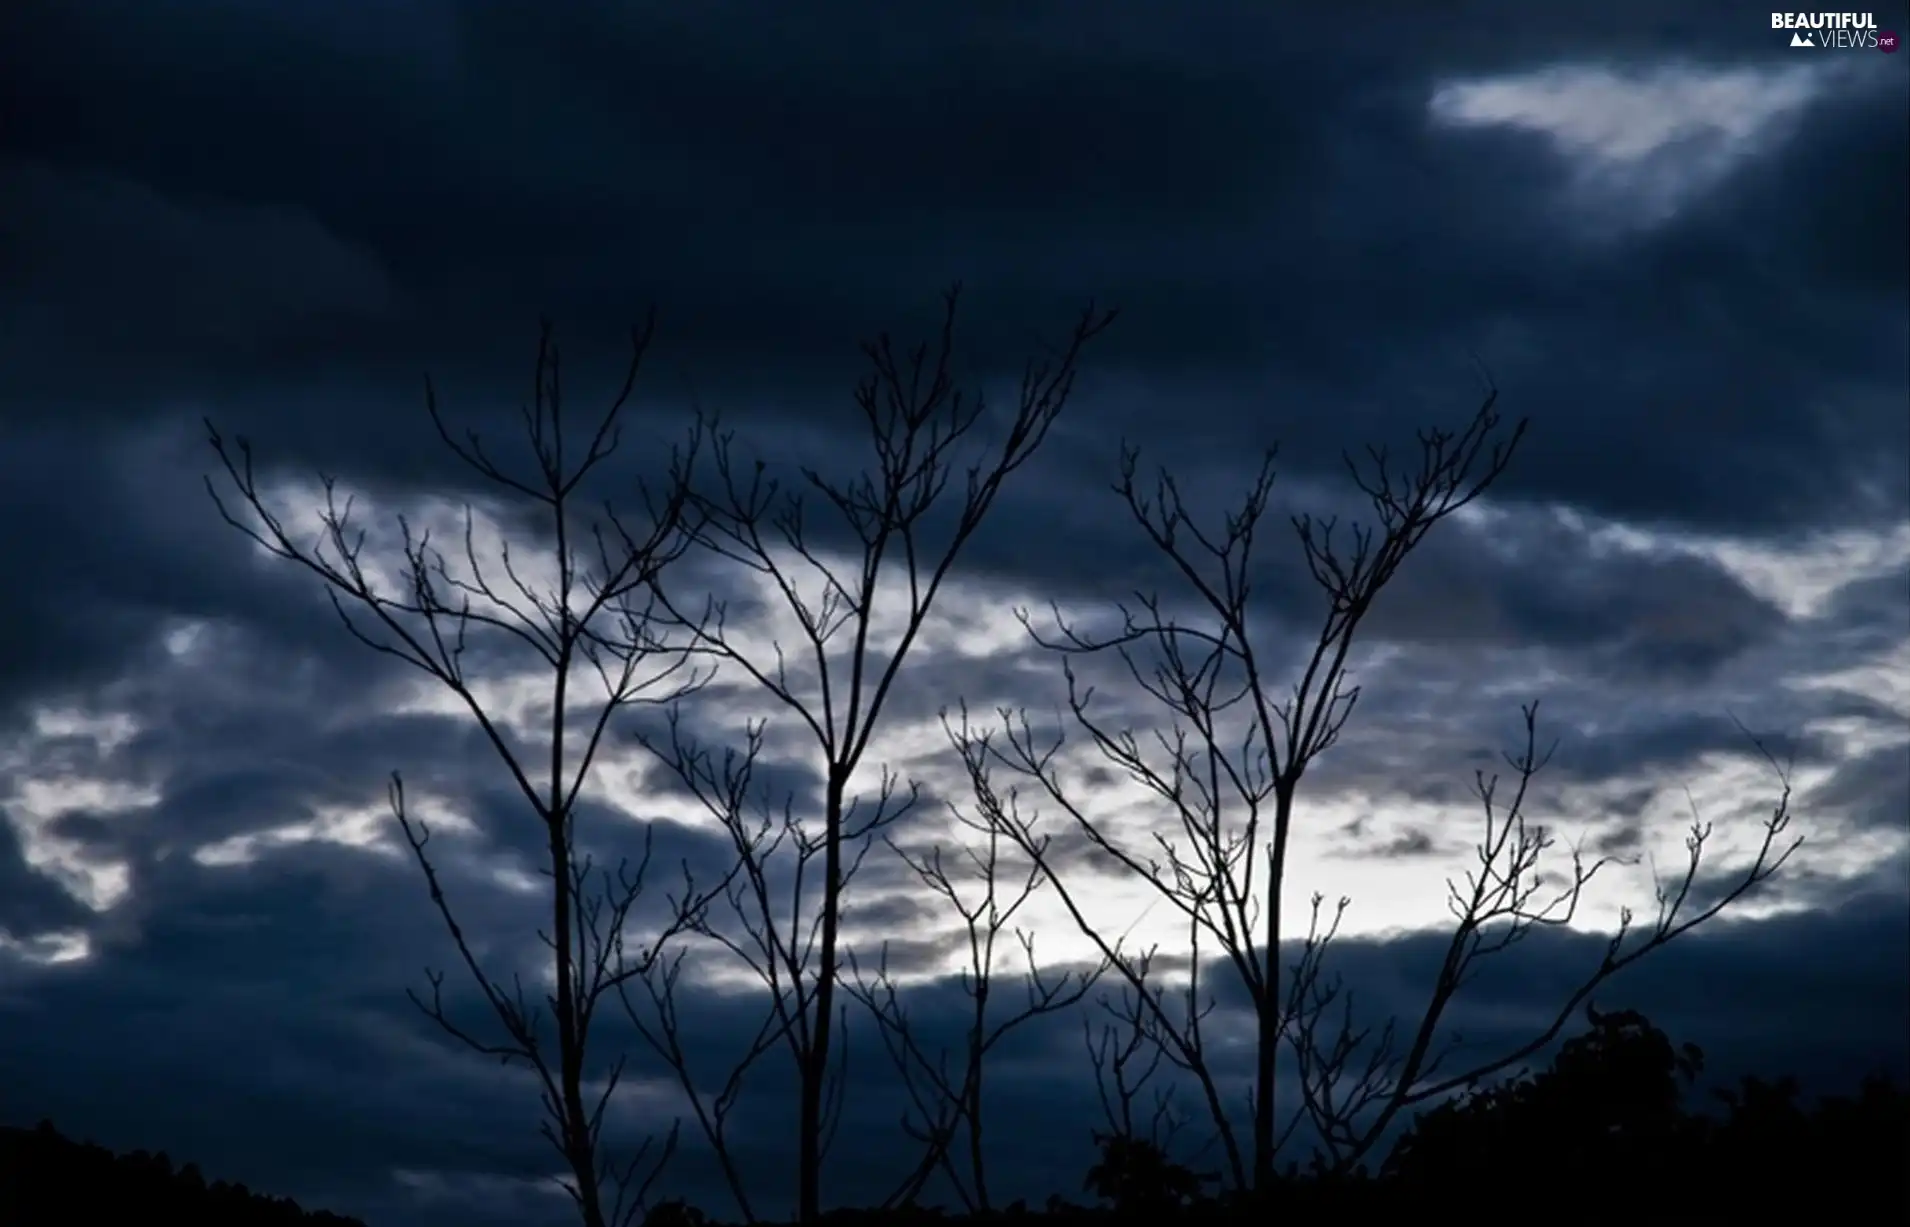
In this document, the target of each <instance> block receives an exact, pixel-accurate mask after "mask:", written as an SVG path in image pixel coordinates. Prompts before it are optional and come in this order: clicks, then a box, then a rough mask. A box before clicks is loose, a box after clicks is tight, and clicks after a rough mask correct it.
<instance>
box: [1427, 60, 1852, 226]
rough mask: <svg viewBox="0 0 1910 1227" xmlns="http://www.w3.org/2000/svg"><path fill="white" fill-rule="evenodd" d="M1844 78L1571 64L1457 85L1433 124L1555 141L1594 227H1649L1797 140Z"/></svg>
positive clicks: (1441, 97) (1585, 220)
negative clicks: (1798, 130)
mask: <svg viewBox="0 0 1910 1227" xmlns="http://www.w3.org/2000/svg"><path fill="white" fill-rule="evenodd" d="M1833 80H1834V78H1833V77H1832V75H1831V74H1830V73H1828V72H1826V71H1825V70H1824V69H1823V68H1822V67H1820V66H1819V65H1817V64H1809V65H1803V64H1800V65H1788V66H1785V67H1783V68H1728V69H1724V68H1703V67H1698V66H1694V65H1685V64H1666V65H1660V66H1657V67H1654V68H1650V69H1644V70H1639V69H1630V70H1621V69H1618V68H1613V67H1610V66H1605V65H1586V64H1560V65H1553V66H1550V67H1547V68H1543V69H1539V70H1537V71H1534V72H1523V73H1517V74H1511V75H1504V76H1496V77H1480V78H1471V79H1466V80H1457V81H1449V82H1446V83H1444V84H1441V85H1440V86H1439V87H1438V88H1436V89H1435V90H1434V91H1433V94H1432V97H1431V99H1430V100H1429V101H1428V104H1427V109H1428V113H1429V114H1430V116H1431V118H1432V119H1433V121H1434V122H1435V123H1436V124H1438V125H1441V126H1446V127H1454V128H1511V129H1515V130H1519V131H1525V132H1531V133H1537V134H1539V135H1542V136H1544V137H1545V138H1547V140H1548V142H1549V143H1550V145H1551V147H1552V149H1553V151H1554V152H1555V153H1556V154H1557V155H1558V156H1559V157H1560V158H1561V159H1562V160H1563V162H1564V163H1565V165H1566V167H1567V168H1568V184H1567V190H1566V194H1565V195H1566V204H1567V206H1568V208H1569V209H1570V210H1571V211H1573V212H1575V213H1577V214H1578V218H1577V220H1578V221H1579V222H1580V223H1581V224H1584V225H1588V226H1591V227H1593V228H1595V229H1601V230H1602V229H1607V228H1617V229H1620V230H1623V229H1630V228H1632V227H1638V226H1642V227H1650V226H1654V225H1657V224H1659V223H1662V222H1664V221H1666V220H1669V218H1670V217H1671V216H1672V215H1674V214H1675V213H1676V212H1677V211H1678V210H1679V209H1681V208H1682V207H1683V206H1684V205H1685V204H1686V203H1688V202H1689V201H1691V200H1693V199H1695V198H1696V197H1698V196H1700V195H1702V194H1704V193H1707V192H1710V191H1713V190H1715V189H1716V188H1718V187H1719V186H1720V185H1721V184H1722V183H1723V182H1724V181H1725V180H1726V179H1727V178H1728V177H1729V175H1730V174H1731V173H1732V172H1733V171H1735V170H1736V169H1738V168H1739V167H1740V166H1742V165H1743V164H1744V163H1745V162H1746V161H1748V160H1749V159H1751V158H1754V157H1756V156H1758V155H1759V154H1760V153H1763V152H1765V151H1768V150H1769V149H1771V148H1773V147H1774V146H1775V144H1776V143H1777V142H1778V141H1780V140H1782V139H1783V138H1784V137H1785V136H1786V135H1788V133H1789V131H1790V128H1791V124H1790V121H1792V120H1794V119H1795V118H1796V117H1797V116H1798V115H1799V114H1800V113H1801V112H1802V111H1803V110H1804V108H1805V107H1806V106H1808V105H1809V104H1810V103H1811V102H1812V101H1813V100H1814V99H1816V98H1817V97H1818V96H1819V95H1820V94H1821V93H1823V91H1824V90H1825V89H1826V88H1827V87H1828V86H1829V85H1830V84H1832V82H1833Z"/></svg>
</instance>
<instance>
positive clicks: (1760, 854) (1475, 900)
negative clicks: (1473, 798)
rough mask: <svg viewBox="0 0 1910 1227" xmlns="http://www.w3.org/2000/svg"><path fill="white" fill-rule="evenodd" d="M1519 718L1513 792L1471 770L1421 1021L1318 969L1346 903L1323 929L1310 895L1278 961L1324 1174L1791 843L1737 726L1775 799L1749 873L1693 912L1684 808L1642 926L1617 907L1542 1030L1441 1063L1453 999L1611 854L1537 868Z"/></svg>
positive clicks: (1705, 914)
mask: <svg viewBox="0 0 1910 1227" xmlns="http://www.w3.org/2000/svg"><path fill="white" fill-rule="evenodd" d="M1524 720H1525V745H1524V748H1523V749H1522V750H1521V751H1520V752H1518V753H1516V754H1508V755H1506V762H1507V764H1508V765H1509V766H1510V767H1511V768H1512V770H1513V771H1514V772H1515V773H1516V776H1515V781H1516V782H1515V785H1514V788H1513V790H1512V796H1511V797H1510V798H1509V799H1508V800H1506V801H1504V802H1503V803H1501V802H1500V801H1499V800H1498V784H1499V777H1497V776H1496V775H1494V776H1488V775H1486V774H1485V773H1484V772H1483V771H1481V772H1478V773H1477V774H1476V776H1475V779H1474V791H1475V793H1476V794H1477V796H1478V798H1479V801H1480V804H1481V806H1482V808H1483V810H1484V827H1485V832H1484V835H1483V836H1482V838H1481V839H1480V841H1479V844H1478V846H1477V849H1476V859H1477V861H1478V866H1477V868H1476V869H1472V870H1469V871H1467V873H1466V875H1465V881H1464V885H1463V886H1462V885H1461V884H1460V883H1458V882H1455V881H1452V880H1450V879H1449V880H1448V881H1447V884H1446V885H1447V908H1448V910H1449V911H1450V912H1451V913H1452V916H1453V919H1454V921H1455V922H1456V923H1455V924H1454V926H1453V930H1452V936H1451V938H1450V939H1449V941H1448V942H1447V946H1446V952H1445V955H1444V957H1443V958H1442V959H1441V961H1440V965H1439V970H1438V972H1437V973H1436V974H1435V976H1434V978H1433V983H1432V985H1431V986H1430V988H1429V990H1428V999H1427V1002H1426V1005H1425V1006H1424V1008H1423V1009H1422V1010H1421V1011H1420V1016H1419V1022H1418V1024H1417V1025H1416V1026H1414V1027H1412V1028H1411V1030H1410V1033H1407V1034H1402V1033H1401V1031H1400V1029H1399V1026H1398V1020H1396V1019H1393V1018H1385V1019H1381V1020H1379V1021H1378V1022H1377V1023H1373V1022H1368V1021H1366V1020H1364V1019H1362V1018H1361V1017H1360V1016H1359V1013H1358V1011H1357V1009H1356V1007H1355V1003H1354V1000H1353V994H1352V992H1351V991H1349V990H1348V989H1347V988H1346V986H1345V983H1344V981H1343V980H1342V979H1340V978H1339V977H1337V976H1331V975H1327V974H1325V972H1324V970H1323V969H1324V966H1325V955H1326V952H1327V949H1328V947H1329V946H1330V945H1331V943H1332V941H1333V939H1334V937H1335V936H1336V934H1337V931H1338V928H1339V920H1340V917H1341V916H1342V915H1344V913H1345V911H1346V908H1347V904H1348V901H1347V900H1345V899H1341V900H1340V901H1339V905H1338V907H1337V908H1336V910H1335V915H1334V917H1333V919H1332V920H1331V921H1330V922H1328V923H1327V924H1325V925H1324V927H1323V926H1322V924H1321V917H1320V905H1321V903H1322V899H1321V897H1320V896H1318V895H1315V896H1314V898H1313V913H1312V920H1311V922H1310V924H1309V926H1308V932H1307V937H1306V940H1305V941H1304V942H1303V943H1302V946H1301V951H1300V956H1299V958H1298V959H1296V960H1295V962H1294V963H1293V965H1292V967H1291V968H1290V981H1289V987H1288V993H1287V1000H1288V1004H1287V1007H1286V1023H1287V1038H1288V1040H1289V1043H1290V1045H1291V1047H1292V1049H1293V1053H1294V1058H1295V1062H1296V1072H1297V1074H1298V1077H1299V1084H1300V1097H1301V1103H1302V1105H1303V1108H1304V1110H1305V1113H1306V1117H1307V1119H1308V1120H1309V1121H1310V1122H1311V1123H1312V1125H1313V1127H1314V1132H1315V1134H1316V1135H1317V1136H1318V1138H1319V1139H1320V1145H1321V1147H1322V1148H1323V1155H1322V1158H1323V1160H1324V1163H1323V1166H1324V1167H1325V1168H1326V1169H1327V1170H1330V1171H1345V1170H1347V1169H1349V1168H1351V1167H1352V1166H1353V1165H1354V1164H1356V1163H1358V1162H1360V1160H1361V1159H1363V1158H1364V1157H1365V1156H1367V1155H1368V1154H1369V1153H1371V1151H1372V1149H1373V1147H1374V1145H1375V1144H1376V1143H1377V1142H1378V1141H1379V1140H1380V1138H1381V1137H1382V1135H1383V1134H1384V1133H1385V1131H1386V1129H1387V1127H1388V1126H1390V1125H1391V1124H1392V1123H1393V1121H1394V1120H1395V1119H1396V1118H1397V1117H1398V1115H1399V1114H1400V1113H1401V1112H1402V1111H1404V1110H1405V1109H1408V1108H1411V1107H1413V1106H1415V1105H1417V1104H1420V1103H1425V1102H1427V1101H1430V1100H1438V1099H1442V1098H1444V1097H1445V1096H1447V1095H1450V1094H1452V1093H1453V1092H1455V1091H1459V1090H1464V1089H1467V1088H1470V1087H1473V1086H1475V1085H1477V1084H1478V1083H1479V1082H1481V1081H1483V1080H1485V1079H1487V1078H1490V1077H1492V1076H1493V1075H1495V1074H1498V1073H1500V1072H1501V1071H1503V1070H1507V1069H1509V1068H1511V1067H1512V1066H1514V1065H1517V1064H1519V1063H1521V1062H1523V1061H1525V1060H1527V1059H1528V1058H1530V1057H1532V1056H1534V1055H1535V1054H1537V1053H1538V1052H1539V1051H1540V1050H1541V1049H1543V1048H1544V1047H1545V1046H1546V1045H1547V1044H1550V1043H1551V1042H1552V1041H1553V1040H1555V1039H1557V1038H1558V1035H1559V1033H1560V1032H1561V1031H1562V1030H1564V1028H1565V1025H1566V1023H1567V1022H1568V1021H1569V1020H1570V1018H1571V1016H1572V1015H1573V1013H1575V1012H1576V1011H1577V1010H1578V1009H1579V1008H1580V1007H1581V1006H1584V1007H1585V1008H1586V1009H1587V1010H1588V1011H1589V1010H1590V1009H1591V999H1592V994H1593V993H1594V992H1596V991H1597V989H1598V987H1599V985H1601V984H1603V983H1604V982H1605V981H1606V980H1608V979H1610V978H1611V977H1612V976H1613V975H1614V974H1616V973H1617V972H1619V971H1622V970H1623V969H1624V968H1626V967H1629V966H1630V965H1631V964H1633V963H1636V962H1637V961H1638V960H1639V959H1642V958H1644V957H1645V956H1646V955H1647V954H1649V953H1651V952H1652V951H1653V950H1656V949H1658V948H1659V947H1661V946H1663V945H1665V944H1666V943H1667V942H1669V941H1671V940H1672V939H1674V938H1676V937H1678V936H1679V935H1680V934H1683V933H1686V932H1688V931H1689V930H1691V929H1692V928H1694V927H1696V926H1697V925H1700V924H1702V923H1704V922H1705V921H1707V920H1710V919H1711V918H1712V917H1713V916H1716V915H1717V914H1718V913H1719V912H1721V911H1723V910H1724V909H1725V908H1726V907H1728V906H1729V905H1730V904H1731V903H1733V902H1735V901H1736V900H1737V899H1738V898H1740V897H1741V896H1742V895H1744V893H1745V892H1746V891H1748V890H1750V889H1752V888H1753V887H1755V886H1757V885H1758V884H1759V883H1760V882H1763V881H1764V880H1765V879H1767V878H1769V877H1770V876H1771V875H1772V874H1774V873H1776V872H1777V870H1778V868H1779V867H1780V866H1782V865H1783V863H1784V862H1785V861H1786V860H1787V859H1789V857H1790V855H1791V853H1792V852H1794V851H1796V850H1797V847H1798V845H1799V844H1801V843H1802V842H1803V841H1802V839H1801V838H1800V839H1792V840H1790V841H1789V842H1788V843H1786V844H1784V845H1783V846H1782V847H1780V846H1779V843H1780V840H1781V838H1782V836H1783V835H1784V833H1785V831H1786V830H1787V828H1788V827H1789V825H1790V797H1791V784H1790V769H1789V767H1788V766H1785V765H1781V764H1779V763H1778V761H1777V759H1776V757H1775V756H1774V755H1772V754H1771V752H1770V751H1769V749H1767V748H1766V746H1765V744H1764V743H1763V742H1762V741H1761V740H1760V739H1758V738H1756V737H1755V736H1752V735H1751V734H1750V733H1749V732H1748V731H1747V732H1746V736H1747V737H1749V738H1750V740H1751V742H1752V744H1753V745H1754V746H1755V748H1756V749H1757V750H1758V751H1759V753H1760V754H1762V755H1763V757H1764V759H1765V761H1766V762H1767V763H1769V764H1770V766H1771V768H1772V770H1773V772H1774V773H1775V774H1776V776H1777V779H1778V783H1779V793H1778V797H1777V800H1776V801H1775V802H1774V803H1773V805H1772V807H1771V812H1770V814H1769V816H1768V817H1766V818H1765V819H1764V821H1763V823H1762V827H1763V835H1762V837H1761V838H1760V840H1759V843H1758V849H1757V853H1756V855H1755V856H1754V857H1753V858H1752V860H1751V862H1750V864H1749V865H1748V867H1746V868H1744V869H1743V870H1741V871H1738V872H1736V873H1734V874H1733V875H1732V876H1731V877H1730V878H1729V879H1728V880H1727V881H1725V882H1723V883H1719V884H1714V885H1713V887H1712V889H1711V891H1710V892H1709V893H1708V894H1707V895H1706V896H1705V897H1704V898H1703V900H1702V901H1701V902H1699V903H1697V904H1696V905H1695V906H1693V903H1692V901H1693V888H1694V887H1695V886H1696V885H1697V882H1698V871H1699V869H1700V867H1701V865H1702V861H1703V858H1704V847H1705V844H1706V843H1707V842H1708V841H1709V840H1710V838H1711V830H1712V828H1711V824H1710V823H1708V822H1705V821H1704V820H1703V819H1702V818H1699V817H1698V816H1697V814H1696V810H1695V806H1694V808H1693V819H1692V824H1691V827H1690V829H1689V832H1688V833H1687V835H1686V837H1685V866H1684V869H1683V870H1682V871H1681V872H1680V873H1677V874H1675V875H1673V876H1671V877H1670V878H1657V879H1656V880H1655V886H1656V899H1657V915H1656V917H1655V918H1654V919H1653V922H1652V923H1651V924H1650V925H1649V926H1648V927H1646V928H1644V929H1643V931H1642V932H1641V931H1639V930H1637V929H1635V928H1634V927H1633V923H1632V922H1633V919H1634V917H1633V914H1632V911H1631V909H1630V908H1623V909H1621V910H1620V912H1619V923H1618V929H1617V931H1616V932H1615V933H1614V934H1613V935H1612V936H1611V937H1610V938H1608V939H1607V940H1606V943H1605V950H1604V953H1603V954H1602V955H1601V956H1600V958H1599V961H1598V962H1597V963H1596V964H1595V965H1593V966H1592V967H1590V968H1588V969H1587V971H1586V972H1585V974H1584V975H1583V976H1582V978H1581V979H1580V980H1579V982H1578V983H1577V985H1575V986H1574V988H1573V989H1572V991H1571V993H1570V994H1569V995H1568V996H1567V997H1566V998H1565V999H1564V1001H1563V1002H1562V1003H1561V1004H1560V1005H1559V1006H1558V1007H1557V1009H1556V1010H1555V1011H1554V1012H1553V1014H1552V1016H1551V1021H1550V1022H1549V1023H1548V1024H1547V1025H1546V1026H1544V1027H1542V1028H1540V1029H1538V1030H1537V1031H1535V1032H1534V1033H1533V1034H1532V1035H1531V1036H1530V1037H1529V1038H1528V1039H1526V1040H1525V1041H1523V1042H1522V1043H1520V1044H1518V1045H1517V1046H1515V1047H1512V1048H1510V1049H1508V1050H1506V1051H1503V1052H1500V1053H1496V1054H1494V1055H1492V1056H1489V1057H1486V1058H1483V1059H1477V1060H1474V1061H1472V1062H1469V1063H1467V1064H1465V1065H1464V1066H1463V1068H1459V1069H1456V1070H1449V1069H1448V1068H1447V1062H1448V1060H1449V1059H1450V1058H1451V1057H1452V1056H1453V1055H1454V1054H1455V1052H1456V1051H1457V1049H1458V1037H1457V1036H1449V1037H1447V1040H1446V1042H1445V1043H1444V1044H1441V1045H1438V1046H1437V1047H1435V1041H1436V1039H1437V1038H1438V1034H1439V1024H1440V1021H1441V1019H1442V1018H1443V1017H1444V1016H1445V1011H1446V1007H1447V1006H1448V1005H1449V1004H1450V1003H1451V1002H1452V1000H1453V998H1454V997H1456V996H1457V995H1458V993H1459V992H1460V990H1461V989H1463V988H1464V987H1465V985H1466V984H1467V983H1468V982H1470V981H1471V980H1473V979H1474V978H1475V977H1476V976H1477V974H1478V972H1479V970H1480V964H1481V963H1482V962H1483V961H1484V960H1486V959H1489V958H1491V957H1492V956H1493V955H1496V954H1500V953H1502V952H1504V951H1505V950H1508V949H1510V948H1511V947H1513V946H1515V945H1517V944H1518V943H1519V942H1521V941H1523V940H1524V939H1525V938H1526V937H1528V936H1529V935H1530V934H1531V933H1532V932H1533V931H1534V930H1537V929H1546V928H1558V927H1562V926H1565V925H1568V924H1570V923H1571V921H1572V920H1573V918H1574V917H1575V916H1576V915H1577V913H1578V907H1579V902H1580V900H1581V898H1582V897H1583V895H1584V891H1585V888H1586V886H1587V885H1588V884H1590V882H1591V881H1592V878H1593V875H1595V874H1596V873H1598V871H1599V870H1601V869H1602V868H1604V867H1605V866H1606V865H1609V864H1611V863H1613V858H1611V857H1600V858H1598V859H1596V860H1592V861H1589V862H1588V861H1587V860H1586V859H1585V857H1584V856H1583V854H1582V853H1581V851H1580V850H1579V849H1578V848H1576V847H1575V848H1573V849H1572V850H1571V870H1570V872H1569V874H1558V875H1547V874H1546V873H1544V872H1543V871H1541V869H1540V861H1541V858H1542V857H1543V855H1544V853H1545V852H1546V851H1547V850H1548V849H1550V848H1551V847H1553V846H1554V844H1555V843H1556V839H1555V837H1554V836H1553V835H1552V834H1551V833H1550V832H1549V831H1547V830H1546V829H1545V828H1544V827H1543V826H1540V825H1538V824H1534V823H1529V822H1528V821H1527V820H1526V815H1525V804H1526V799H1527V797H1528V796H1529V795H1530V789H1531V784H1532V779H1533V777H1534V776H1536V775H1537V774H1538V772H1539V771H1540V770H1541V769H1542V768H1543V767H1544V766H1545V765H1546V763H1547V762H1548V761H1549V759H1550V757H1551V753H1552V750H1551V749H1550V748H1548V749H1547V750H1545V751H1544V752H1541V751H1540V750H1539V748H1538V705H1537V704H1536V703H1535V704H1531V705H1529V706H1527V707H1526V708H1525V709H1524ZM1548 876H1549V878H1550V880H1549V881H1548ZM1336 1007H1337V1008H1336ZM1588 1017H1594V1018H1595V1017H1596V1016H1595V1015H1593V1014H1588Z"/></svg>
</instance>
